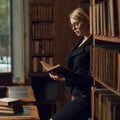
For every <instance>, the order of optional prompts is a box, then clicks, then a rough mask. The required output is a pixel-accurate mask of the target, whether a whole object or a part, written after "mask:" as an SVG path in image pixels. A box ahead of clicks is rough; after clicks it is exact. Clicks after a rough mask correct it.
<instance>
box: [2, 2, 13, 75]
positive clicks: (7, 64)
mask: <svg viewBox="0 0 120 120" xmlns="http://www.w3.org/2000/svg"><path fill="white" fill-rule="evenodd" d="M11 36H12V35H11V0H0V73H6V72H7V73H8V72H11V70H12V68H11V49H12V47H11V42H12V41H11Z"/></svg>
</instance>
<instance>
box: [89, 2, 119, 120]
mask: <svg viewBox="0 0 120 120" xmlns="http://www.w3.org/2000/svg"><path fill="white" fill-rule="evenodd" d="M119 2H120V1H119V0H90V15H92V16H90V23H91V24H90V32H91V34H93V36H94V41H93V46H92V47H91V74H92V76H93V78H94V87H95V88H98V89H99V88H100V86H102V88H105V89H106V90H108V91H109V92H111V94H112V97H111V96H109V94H107V95H100V94H99V93H96V92H95V91H96V89H93V90H92V98H91V99H92V103H91V104H92V120H96V119H97V120H101V119H105V120H107V119H108V120H109V119H115V120H119V119H120V118H119V117H118V114H119V113H120V112H119V111H120V107H119V106H120V104H119V102H118V101H119V99H120V90H119V85H120V75H119V73H120V57H119V56H120V55H119V54H120V23H119V20H120V14H119V8H120V4H118V3H119ZM98 84H99V85H100V86H99V85H98ZM100 96H102V97H103V96H104V97H103V98H102V100H101V99H100ZM108 96H109V97H108ZM114 97H115V98H116V100H115V101H116V104H115V103H114V100H113V98H114ZM103 99H104V101H103ZM105 106H106V107H105ZM101 108H102V110H103V111H104V113H103V111H101V110H100V109H101ZM106 109H107V110H108V109H109V110H108V111H106ZM112 110H113V111H112ZM100 115H101V116H100Z"/></svg>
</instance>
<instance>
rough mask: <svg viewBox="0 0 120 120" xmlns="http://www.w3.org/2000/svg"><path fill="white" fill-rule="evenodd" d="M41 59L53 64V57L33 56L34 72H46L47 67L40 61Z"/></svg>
mask: <svg viewBox="0 0 120 120" xmlns="http://www.w3.org/2000/svg"><path fill="white" fill-rule="evenodd" d="M41 60H43V61H44V62H47V63H48V64H50V65H51V66H52V65H53V57H42V58H38V57H33V59H32V62H33V67H32V71H33V72H44V71H45V69H44V68H43V66H42V65H41V63H40V61H41Z"/></svg>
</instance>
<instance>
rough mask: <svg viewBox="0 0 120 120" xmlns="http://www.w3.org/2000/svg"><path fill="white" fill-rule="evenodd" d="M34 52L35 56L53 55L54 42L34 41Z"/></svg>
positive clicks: (46, 40)
mask: <svg viewBox="0 0 120 120" xmlns="http://www.w3.org/2000/svg"><path fill="white" fill-rule="evenodd" d="M32 52H33V54H35V55H52V53H53V41H52V40H48V39H45V40H33V41H32Z"/></svg>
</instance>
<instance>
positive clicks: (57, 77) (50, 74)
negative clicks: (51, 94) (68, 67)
mask: <svg viewBox="0 0 120 120" xmlns="http://www.w3.org/2000/svg"><path fill="white" fill-rule="evenodd" d="M49 76H50V78H53V79H54V80H56V81H61V82H64V81H65V77H64V76H63V75H61V74H56V73H49Z"/></svg>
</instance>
